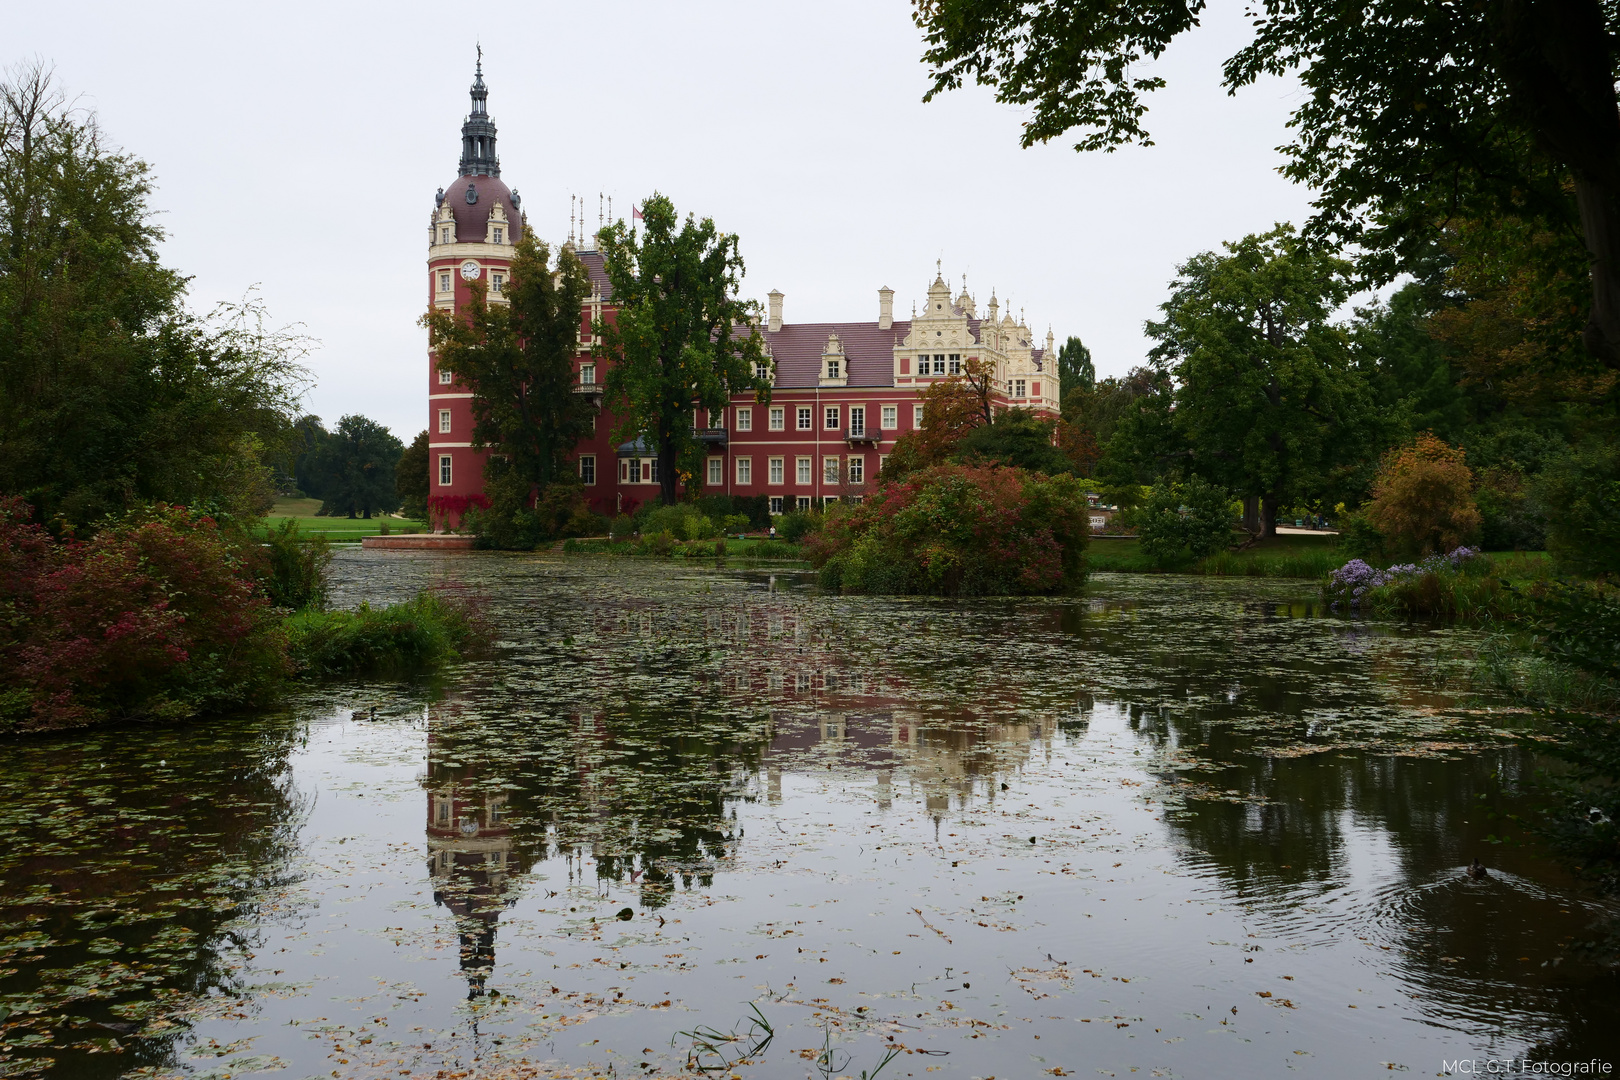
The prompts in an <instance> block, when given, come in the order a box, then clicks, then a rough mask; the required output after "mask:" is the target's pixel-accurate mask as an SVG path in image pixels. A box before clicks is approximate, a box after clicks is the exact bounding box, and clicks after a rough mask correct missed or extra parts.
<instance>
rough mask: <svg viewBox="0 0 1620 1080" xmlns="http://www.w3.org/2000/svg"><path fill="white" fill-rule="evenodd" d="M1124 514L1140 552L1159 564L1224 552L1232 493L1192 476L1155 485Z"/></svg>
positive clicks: (1228, 543) (1234, 515)
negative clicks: (1174, 481) (1136, 539)
mask: <svg viewBox="0 0 1620 1080" xmlns="http://www.w3.org/2000/svg"><path fill="white" fill-rule="evenodd" d="M1125 518H1126V523H1127V524H1130V525H1134V526H1135V527H1136V530H1137V535H1138V536H1139V537H1140V538H1141V543H1140V547H1141V550H1142V553H1143V554H1144V555H1146V556H1147V557H1148V558H1149V559H1150V560H1152V562H1153V565H1154V566H1155V567H1156V568H1163V567H1167V566H1179V565H1185V564H1187V563H1190V562H1193V561H1194V560H1197V559H1202V558H1204V557H1205V556H1208V555H1213V554H1215V553H1216V552H1218V551H1225V550H1226V549H1227V548H1228V547H1230V546H1231V545H1232V525H1233V523H1234V522H1235V521H1236V520H1237V513H1236V510H1235V508H1234V505H1233V503H1232V496H1231V493H1230V492H1228V491H1227V490H1226V489H1225V488H1223V487H1216V486H1215V485H1213V484H1210V483H1207V482H1206V481H1204V480H1203V479H1201V478H1199V477H1196V476H1195V477H1193V478H1192V479H1190V480H1188V481H1186V482H1185V483H1179V484H1177V483H1169V484H1159V485H1156V486H1155V487H1154V488H1153V489H1152V491H1151V492H1150V493H1149V494H1148V496H1147V498H1146V499H1145V500H1144V501H1143V502H1142V503H1141V505H1139V506H1136V507H1133V508H1132V509H1131V510H1129V511H1127V512H1126V514H1125Z"/></svg>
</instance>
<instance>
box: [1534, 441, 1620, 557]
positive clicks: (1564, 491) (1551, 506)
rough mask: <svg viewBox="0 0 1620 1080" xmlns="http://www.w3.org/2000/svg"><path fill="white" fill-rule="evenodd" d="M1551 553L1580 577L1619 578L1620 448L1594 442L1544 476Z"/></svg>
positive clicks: (1541, 487) (1543, 497) (1541, 491)
mask: <svg viewBox="0 0 1620 1080" xmlns="http://www.w3.org/2000/svg"><path fill="white" fill-rule="evenodd" d="M1539 494H1540V496H1541V501H1542V504H1543V505H1544V506H1545V507H1546V512H1547V550H1548V551H1549V552H1550V553H1551V554H1552V556H1553V558H1554V559H1555V560H1556V561H1557V562H1558V565H1559V566H1560V567H1561V568H1563V569H1565V570H1567V571H1569V572H1571V573H1576V574H1588V575H1596V574H1614V573H1620V446H1617V445H1616V444H1614V443H1604V442H1597V441H1592V442H1588V443H1586V444H1584V445H1582V446H1579V447H1577V448H1575V449H1574V450H1572V451H1570V452H1569V454H1567V455H1566V456H1565V457H1563V458H1561V459H1560V460H1558V461H1556V462H1555V463H1554V464H1552V465H1551V466H1550V467H1549V468H1548V469H1547V470H1546V472H1545V473H1543V474H1542V477H1541V483H1540V485H1539Z"/></svg>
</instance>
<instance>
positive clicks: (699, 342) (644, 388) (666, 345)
mask: <svg viewBox="0 0 1620 1080" xmlns="http://www.w3.org/2000/svg"><path fill="white" fill-rule="evenodd" d="M642 219H643V225H644V228H643V230H642V231H641V233H640V234H639V235H638V234H637V233H635V232H634V231H632V229H631V228H630V227H629V226H627V225H626V224H625V223H624V222H623V221H618V222H615V223H614V224H613V225H612V226H611V227H609V228H608V229H606V230H604V231H603V232H602V234H601V237H600V240H601V245H602V253H603V258H604V267H605V269H606V272H607V275H608V280H609V281H610V282H611V283H612V286H613V303H614V306H615V316H614V318H613V319H611V320H602V321H599V322H598V323H597V324H596V333H597V335H598V336H599V337H600V338H601V341H602V344H601V346H600V348H599V352H598V355H599V356H601V357H603V358H604V359H606V360H607V361H608V362H609V367H608V371H607V380H606V388H605V389H606V395H607V398H608V401H609V403H610V407H611V409H612V411H613V412H614V414H615V415H617V416H618V417H620V418H621V425H620V427H619V429H618V430H617V431H616V432H615V434H614V438H616V439H626V440H628V439H634V438H638V437H639V438H643V439H645V440H646V441H647V443H648V444H649V445H651V446H652V447H653V448H654V449H655V451H656V454H657V458H658V468H659V473H658V475H659V479H660V484H661V495H662V500H663V502H664V503H665V504H666V505H667V504H670V503H673V502H675V497H676V490H677V485H678V483H679V481H680V479H681V477H682V476H683V475H684V476H686V477H688V478H691V479H690V480H689V483H693V484H695V483H696V482H697V480H696V478H697V477H698V476H699V475H700V472H699V464H700V461H701V458H702V457H703V444H702V443H700V442H699V441H698V440H697V438H696V435H695V433H694V431H693V429H692V412H693V409H694V407H696V408H699V409H706V410H708V411H710V412H715V411H718V410H722V409H724V408H725V407H726V406H727V405H729V404H730V403H731V399H732V396H733V395H734V394H736V393H738V392H740V391H742V390H745V389H749V388H752V389H753V390H754V392H755V396H756V398H757V399H758V400H759V401H761V402H765V401H768V400H770V388H771V378H770V376H769V375H768V374H767V375H765V376H763V377H762V376H761V375H760V374H759V368H760V367H762V366H765V367H767V368H768V363H769V362H768V360H767V358H766V355H765V350H764V340H763V338H761V337H760V334H759V328H758V322H759V311H758V304H756V303H754V302H752V301H743V300H738V299H736V297H737V295H738V293H739V292H740V291H741V289H740V286H741V282H742V276H743V261H742V256H741V254H740V253H739V248H738V243H737V237H736V235H735V234H729V235H728V234H724V233H721V232H720V231H719V230H718V229H716V228H715V224H714V222H713V221H712V220H711V219H709V218H704V219H703V220H702V221H698V220H696V219H695V218H693V217H692V216H691V215H688V216H687V218H686V221H685V222H684V223H682V222H681V221H680V220H679V216H678V215H677V214H676V212H675V206H674V204H673V203H672V202H670V200H669V199H668V198H667V197H665V196H663V195H659V194H656V193H655V194H654V195H652V196H651V197H650V198H648V199H647V200H646V202H645V203H644V204H643V205H642Z"/></svg>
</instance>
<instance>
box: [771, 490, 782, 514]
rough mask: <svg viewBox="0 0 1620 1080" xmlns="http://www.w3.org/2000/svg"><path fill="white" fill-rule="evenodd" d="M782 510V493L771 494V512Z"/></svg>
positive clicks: (778, 512) (776, 512)
mask: <svg viewBox="0 0 1620 1080" xmlns="http://www.w3.org/2000/svg"><path fill="white" fill-rule="evenodd" d="M781 512H782V496H780V495H772V496H771V513H773V514H780V513H781Z"/></svg>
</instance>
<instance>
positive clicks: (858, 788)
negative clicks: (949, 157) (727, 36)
mask: <svg viewBox="0 0 1620 1080" xmlns="http://www.w3.org/2000/svg"><path fill="white" fill-rule="evenodd" d="M336 570H337V578H338V590H337V599H338V601H339V602H340V603H348V604H353V603H358V602H360V601H361V600H371V601H374V602H385V601H390V600H395V599H400V598H403V597H406V596H408V595H410V594H412V593H414V592H415V591H416V589H418V588H419V587H421V586H423V585H429V584H442V583H453V584H458V585H461V586H465V587H470V588H472V589H475V590H478V591H479V592H480V593H482V594H483V595H485V596H487V597H488V599H489V603H490V605H491V610H492V613H493V615H494V618H495V621H496V622H497V624H498V626H499V628H500V643H499V648H498V650H497V653H496V654H495V655H494V656H492V657H489V658H487V659H483V660H479V661H476V662H469V663H466V664H463V665H460V666H458V667H456V668H455V669H454V670H452V671H450V672H448V673H447V674H445V675H443V676H441V677H440V678H439V679H437V680H435V681H432V682H427V681H421V682H416V683H411V684H404V685H401V684H379V683H362V682H356V683H344V684H336V685H330V686H326V687H322V688H319V690H316V691H310V692H308V693H306V694H304V695H303V696H302V697H300V698H299V699H297V700H295V701H294V702H292V703H290V704H289V705H287V706H285V707H283V708H282V709H281V710H280V711H278V712H275V713H273V714H270V715H265V716H257V717H247V718H239V719H235V720H231V721H228V722H222V723H209V724H206V725H196V726H192V727H188V728H185V729H180V730H160V729H132V730H121V731H106V732H98V733H93V734H91V735H89V736H83V735H80V736H72V737H64V738H60V739H50V740H31V741H27V742H15V743H12V744H10V745H9V746H8V767H7V768H6V769H5V771H4V779H3V785H4V787H3V800H0V861H3V864H4V877H3V885H0V922H3V926H0V938H3V939H0V950H3V951H0V964H3V967H0V995H4V996H3V998H0V1000H3V1002H4V1004H5V1006H6V1008H8V1010H9V1016H8V1018H7V1020H6V1033H5V1037H6V1043H5V1046H4V1050H3V1063H0V1065H3V1071H0V1075H18V1074H28V1073H33V1072H47V1073H51V1074H54V1075H57V1076H73V1077H80V1076H83V1077H116V1076H121V1075H135V1076H168V1075H188V1076H198V1077H218V1078H221V1080H223V1078H225V1077H238V1076H241V1077H245V1076H257V1075H263V1076H276V1077H290V1078H294V1080H296V1078H303V1077H316V1076H322V1077H325V1076H337V1077H340V1078H342V1077H381V1076H390V1075H392V1076H403V1075H418V1076H435V1075H441V1074H442V1075H445V1076H450V1075H464V1074H465V1072H466V1071H467V1070H469V1069H472V1070H476V1073H475V1074H476V1075H483V1074H485V1073H486V1072H487V1073H489V1074H493V1075H498V1074H500V1073H501V1072H502V1070H507V1069H509V1070H510V1071H511V1072H512V1075H546V1076H574V1075H579V1076H596V1075H612V1076H616V1077H626V1076H644V1075H672V1074H680V1073H682V1072H683V1070H689V1069H691V1068H692V1067H693V1066H694V1065H697V1066H702V1067H704V1068H709V1069H716V1070H720V1072H719V1073H718V1074H719V1075H729V1074H730V1073H732V1072H735V1073H736V1074H737V1075H739V1076H745V1077H746V1076H753V1077H798V1076H810V1077H832V1076H840V1075H849V1076H859V1075H860V1073H861V1071H862V1070H866V1071H868V1072H869V1073H870V1072H871V1071H872V1070H874V1069H877V1068H878V1067H879V1066H880V1065H882V1072H881V1073H879V1074H878V1075H880V1076H883V1077H890V1076H894V1077H899V1076H916V1077H922V1076H940V1077H961V1078H969V1077H979V1078H986V1077H1000V1078H1002V1080H1007V1078H1013V1077H1037V1076H1045V1075H1053V1076H1064V1075H1098V1074H1099V1073H1100V1074H1102V1075H1118V1076H1127V1075H1133V1074H1134V1075H1141V1076H1178V1077H1236V1076H1245V1077H1270V1076H1282V1075H1285V1074H1296V1073H1306V1074H1309V1075H1313V1076H1323V1077H1339V1076H1344V1077H1358V1076H1370V1075H1373V1074H1375V1073H1376V1074H1384V1073H1386V1072H1388V1071H1390V1070H1410V1071H1413V1072H1417V1073H1424V1074H1431V1075H1432V1074H1434V1073H1437V1072H1440V1071H1441V1070H1442V1069H1443V1067H1444V1065H1445V1063H1447V1062H1451V1061H1454V1060H1457V1059H1475V1060H1478V1061H1479V1062H1481V1068H1483V1062H1484V1060H1485V1059H1487V1058H1497V1059H1501V1058H1507V1057H1515V1058H1524V1057H1527V1056H1528V1057H1532V1058H1535V1059H1538V1060H1549V1061H1566V1060H1574V1059H1588V1058H1593V1057H1596V1058H1600V1059H1604V1060H1609V1061H1614V1060H1617V1059H1620V1025H1617V1024H1616V1019H1617V1017H1620V984H1617V981H1616V979H1615V977H1614V976H1613V975H1612V974H1605V973H1603V972H1601V971H1598V970H1595V969H1593V968H1591V967H1588V966H1584V965H1583V961H1582V960H1581V959H1580V957H1579V956H1578V955H1573V954H1572V953H1571V950H1569V949H1568V948H1567V946H1568V944H1569V942H1570V941H1571V940H1572V939H1577V938H1579V937H1581V936H1582V935H1583V934H1585V933H1587V932H1588V928H1589V927H1590V926H1591V925H1592V924H1593V922H1594V921H1595V919H1596V918H1597V917H1598V916H1599V915H1601V914H1603V912H1602V911H1601V910H1600V909H1599V908H1597V907H1596V906H1595V905H1594V904H1593V903H1592V902H1591V901H1590V900H1589V899H1588V898H1587V897H1586V896H1585V895H1584V894H1583V893H1582V892H1581V891H1580V890H1579V889H1578V888H1577V887H1575V886H1574V885H1573V884H1572V883H1571V882H1570V881H1568V880H1567V879H1566V878H1565V877H1563V876H1562V875H1561V873H1560V872H1559V871H1558V870H1557V869H1556V867H1555V866H1553V865H1552V864H1551V863H1550V862H1548V861H1546V860H1545V859H1544V858H1542V857H1541V855H1540V854H1539V853H1538V852H1537V850H1536V848H1535V847H1534V845H1531V844H1525V845H1493V844H1491V843H1489V842H1487V841H1486V837H1487V836H1488V835H1490V834H1492V833H1493V832H1494V833H1501V832H1503V831H1504V826H1503V823H1502V821H1501V820H1500V819H1491V818H1490V817H1489V815H1490V814H1491V813H1492V812H1493V811H1494V812H1498V813H1500V812H1505V811H1512V810H1514V809H1516V808H1518V804H1517V803H1516V802H1515V798H1516V796H1515V791H1516V789H1517V785H1518V782H1519V780H1520V778H1522V777H1523V776H1524V775H1525V774H1526V772H1527V771H1528V770H1529V768H1530V767H1531V766H1530V763H1528V762H1527V761H1526V760H1525V759H1524V758H1523V757H1522V756H1521V753H1520V751H1518V750H1517V749H1515V748H1513V747H1512V746H1510V745H1508V744H1507V743H1506V741H1505V740H1504V738H1503V736H1502V732H1503V731H1505V730H1507V729H1510V728H1511V727H1513V726H1514V725H1516V724H1518V723H1521V722H1522V721H1521V718H1518V717H1516V716H1515V714H1514V713H1513V711H1512V710H1511V709H1509V708H1507V707H1506V704H1505V703H1504V702H1499V701H1492V700H1490V699H1489V698H1482V697H1480V696H1478V695H1477V694H1475V693H1473V692H1472V691H1463V690H1461V689H1453V688H1454V687H1460V686H1462V685H1463V681H1462V680H1461V679H1459V678H1458V674H1459V672H1460V671H1461V669H1462V667H1463V666H1464V665H1466V662H1467V660H1466V657H1467V654H1468V652H1469V649H1470V648H1471V647H1472V645H1473V643H1474V641H1475V640H1476V639H1475V637H1474V636H1473V634H1472V632H1470V631H1465V630H1434V629H1426V628H1403V627H1398V626H1394V625H1387V624H1369V623H1365V622H1355V621H1350V620H1346V619H1342V618H1338V617H1334V616H1331V615H1327V614H1325V613H1324V612H1322V611H1321V609H1320V606H1319V605H1318V604H1316V603H1315V602H1314V601H1313V599H1312V596H1311V587H1310V586H1309V585H1308V584H1306V583H1291V582H1281V583H1279V582H1264V581H1259V582H1257V581H1245V580H1240V581H1223V580H1206V579H1198V578H1178V577H1151V578H1149V577H1121V576H1103V577H1099V578H1097V579H1095V580H1094V581H1093V583H1092V584H1091V585H1090V586H1089V587H1088V589H1087V592H1086V595H1085V596H1083V597H1079V598H1069V599H1059V600H1035V601H983V602H973V603H960V602H941V601H907V600H895V599H865V598H835V597H825V596H818V595H816V594H814V592H813V591H811V590H810V589H809V588H808V584H807V582H806V581H805V580H804V579H803V578H802V577H799V576H796V575H792V574H779V575H775V576H772V575H771V574H769V573H763V572H755V571H735V570H723V569H718V568H716V569H710V570H704V569H672V568H671V567H669V566H666V565H649V564H644V563H620V562H610V561H602V560H591V559H565V558H561V557H550V556H497V555H472V554H468V555H454V556H448V555H446V556H436V555H412V554H401V553H361V552H351V553H345V554H344V555H342V556H341V557H340V559H339V562H338V565H337V567H336ZM1476 853H1477V854H1479V855H1480V856H1481V857H1482V858H1483V859H1484V860H1485V861H1486V862H1487V863H1488V864H1489V865H1490V866H1491V874H1490V877H1489V878H1487V879H1486V880H1483V881H1473V880H1470V879H1468V878H1467V877H1466V876H1465V875H1464V874H1463V866H1464V864H1466V863H1467V862H1468V861H1469V859H1471V858H1472V857H1473V856H1474V855H1475V854H1476ZM727 1036H734V1037H735V1038H734V1039H728V1038H726V1037H727ZM740 1058H746V1059H747V1060H746V1061H743V1062H741V1063H739V1061H738V1059H740ZM886 1058H892V1060H889V1061H888V1063H887V1064H884V1062H885V1059H886ZM524 1063H528V1064H530V1065H534V1066H538V1071H537V1072H530V1071H525V1070H524Z"/></svg>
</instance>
